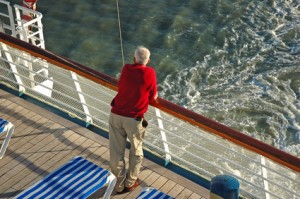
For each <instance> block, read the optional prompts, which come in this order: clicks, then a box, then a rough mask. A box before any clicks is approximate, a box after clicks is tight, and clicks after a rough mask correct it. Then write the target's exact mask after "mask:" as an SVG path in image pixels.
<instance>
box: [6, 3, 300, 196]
mask: <svg viewBox="0 0 300 199" xmlns="http://www.w3.org/2000/svg"><path fill="white" fill-rule="evenodd" d="M1 2H3V1H0V3H1ZM5 5H6V6H7V4H5ZM18 9H20V8H18ZM12 32H13V31H12ZM16 32H17V30H16ZM17 38H19V39H22V38H20V37H17ZM19 39H16V38H14V37H11V36H9V35H7V34H3V33H0V54H1V58H0V85H2V86H4V87H5V88H9V89H12V90H15V91H17V92H18V93H19V94H20V95H26V96H29V97H31V98H33V99H36V100H38V101H41V102H43V103H45V104H47V105H48V106H51V107H53V108H55V109H58V110H60V111H62V112H64V113H67V114H68V115H69V116H71V117H72V118H76V119H77V120H79V121H82V122H84V123H85V124H86V126H87V127H90V126H95V127H97V128H99V129H102V130H103V131H105V132H108V116H109V113H110V102H111V100H112V98H113V97H114V96H115V94H116V89H117V80H116V79H114V78H112V77H109V76H107V75H105V74H102V73H100V72H97V71H94V70H92V69H90V68H88V67H86V66H82V65H80V64H78V63H75V62H73V61H72V60H69V59H66V58H63V57H61V56H59V55H55V54H53V53H51V52H48V51H46V50H43V48H40V47H41V46H40V47H36V46H34V45H32V43H31V42H29V43H28V42H23V41H20V40H19ZM23 39H24V38H23ZM25 41H27V40H26V39H25ZM41 71H44V72H41ZM45 71H46V72H45ZM145 117H146V119H147V120H148V122H149V126H148V127H147V133H146V140H145V145H144V149H145V151H147V152H149V153H151V154H153V155H155V156H157V157H159V158H160V159H162V160H165V165H166V167H167V168H168V167H169V165H177V166H178V167H180V168H183V169H184V170H186V171H188V172H189V173H190V174H191V175H193V176H196V177H197V178H201V179H204V180H205V181H207V182H209V181H210V179H211V178H212V177H214V176H216V175H219V174H229V175H231V176H234V177H236V178H237V179H238V180H239V182H240V195H241V196H242V197H245V198H266V199H269V198H282V199H286V198H291V199H293V198H294V199H296V198H300V193H299V190H300V174H299V171H300V164H299V163H300V160H299V158H297V157H294V156H292V155H290V154H287V153H285V152H283V151H280V150H278V149H276V148H273V147H271V146H269V145H266V144H264V143H261V142H259V141H257V140H255V139H253V138H251V137H249V136H246V135H244V134H242V133H239V132H237V131H235V130H233V129H230V128H228V127H226V126H224V125H222V124H219V123H217V122H214V121H211V120H209V119H207V118H205V117H203V116H201V115H199V114H196V113H194V112H192V111H189V110H187V109H184V108H183V107H179V106H177V105H175V104H172V103H170V102H168V101H166V100H164V99H161V98H159V99H158V103H155V104H152V106H151V107H150V108H149V111H148V113H147V114H146V116H145Z"/></svg>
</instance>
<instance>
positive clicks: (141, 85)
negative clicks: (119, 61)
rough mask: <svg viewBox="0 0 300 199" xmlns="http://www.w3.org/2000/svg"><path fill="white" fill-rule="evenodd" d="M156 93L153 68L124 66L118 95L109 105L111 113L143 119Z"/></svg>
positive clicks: (134, 65)
mask: <svg viewBox="0 0 300 199" xmlns="http://www.w3.org/2000/svg"><path fill="white" fill-rule="evenodd" d="M156 92H157V86H156V74H155V71H154V69H153V68H151V67H147V66H145V65H139V64H126V65H125V66H124V67H123V69H122V73H121V77H120V80H119V83H118V94H117V95H116V96H115V98H114V99H113V101H112V103H111V105H112V109H111V112H113V113H115V114H118V115H122V116H125V117H133V118H137V117H144V113H146V111H147V110H148V105H149V103H150V102H151V101H152V100H153V99H154V96H155V95H156Z"/></svg>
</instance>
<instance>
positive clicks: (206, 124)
mask: <svg viewBox="0 0 300 199" xmlns="http://www.w3.org/2000/svg"><path fill="white" fill-rule="evenodd" d="M0 41H1V42H3V43H6V44H8V45H11V46H13V47H15V48H18V49H20V50H23V51H26V52H28V53H30V54H32V55H34V56H37V57H40V58H42V59H45V60H47V61H48V62H49V63H52V64H55V65H57V66H59V67H62V68H64V69H67V70H70V71H73V72H75V73H77V74H79V75H82V76H83V77H86V78H88V79H90V80H92V81H94V82H97V83H99V84H102V85H104V86H106V87H108V88H110V89H113V90H117V88H118V86H117V83H118V80H117V79H115V78H113V77H111V76H108V75H106V74H103V73H100V72H98V71H96V70H93V69H91V68H88V67H86V66H84V65H81V64H79V63H76V62H74V61H72V60H69V59H67V58H65V57H63V56H60V55H56V54H54V53H52V52H50V51H47V50H44V49H41V48H39V47H36V46H33V45H31V44H29V43H27V42H24V41H21V40H19V39H17V38H14V37H11V36H9V35H7V34H4V33H0ZM151 105H152V106H154V107H157V108H159V109H161V110H163V111H165V112H167V113H169V114H171V115H173V116H175V117H177V118H180V119H182V120H184V121H187V122H189V123H191V124H193V125H195V126H198V127H200V128H202V129H205V130H207V131H208V132H211V133H214V134H216V135H218V136H221V137H223V138H225V139H227V140H230V141H232V142H234V143H236V144H238V145H240V146H242V147H245V148H247V149H249V150H251V151H254V152H256V153H258V154H261V155H263V156H265V157H267V158H269V159H271V160H273V161H275V162H277V163H279V164H281V165H284V166H286V167H288V168H290V169H292V170H294V171H297V172H300V158H298V157H296V156H293V155H291V154H289V153H287V152H284V151H281V150H279V149H277V148H275V147H273V146H271V145H268V144H266V143H263V142H261V141H259V140H256V139H254V138H252V137H250V136H248V135H245V134H243V133H241V132H238V131H236V130H234V129H231V128H229V127H228V126H226V125H223V124H220V123H218V122H216V121H214V120H211V119H209V118H206V117H204V116H202V115H200V114H197V113H195V112H193V111H190V110H187V109H185V108H183V107H181V106H178V105H176V104H174V103H171V102H169V101H167V100H164V99H162V98H158V100H157V101H156V102H155V103H153V104H151Z"/></svg>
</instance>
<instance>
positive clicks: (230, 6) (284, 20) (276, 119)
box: [12, 0, 300, 156]
mask: <svg viewBox="0 0 300 199" xmlns="http://www.w3.org/2000/svg"><path fill="white" fill-rule="evenodd" d="M12 2H18V3H19V2H21V1H20V0H19V1H12ZM37 6H38V11H40V12H41V13H43V16H44V17H43V24H44V34H45V39H46V49H48V50H51V51H53V52H55V53H58V54H61V55H63V56H66V57H68V58H71V59H73V60H75V61H77V62H80V63H82V64H84V65H86V66H89V67H91V68H94V69H96V70H99V71H101V72H104V73H106V74H109V75H111V76H114V77H118V75H119V73H120V71H121V68H122V51H121V48H120V37H119V25H118V15H117V7H116V1H111V0H110V1H108V0H101V1H95V0H93V1H92V0H84V1H79V0H72V1H70V0H60V1H46V0H39V1H38V4H37ZM119 9H120V18H121V21H120V23H121V30H122V40H123V52H124V59H125V62H126V63H127V62H131V61H132V58H133V51H134V49H135V47H136V46H137V45H144V46H146V47H148V48H149V49H150V50H151V52H152V55H151V65H152V66H153V67H154V68H155V69H156V71H157V76H158V84H159V96H160V97H163V98H165V99H168V100H170V101H172V102H174V103H177V104H179V105H181V106H184V107H186V108H188V109H191V110H193V111H196V112H198V113H200V114H203V115H205V116H207V117H209V118H211V119H214V120H217V121H219V122H221V123H223V124H226V125H228V126H230V127H232V128H234V129H236V130H239V131H241V132H243V133H245V134H248V135H251V136H253V137H255V138H257V139H260V140H262V141H264V142H266V143H268V144H271V145H273V146H276V147H278V148H280V149H282V150H285V151H287V152H290V153H292V154H294V155H297V156H300V1H299V0H286V1H282V0H265V1H258V0H255V1H254V0H243V1H241V0H209V1H208V0H172V1H158V0H155V1H154V0H148V1H137V0H127V1H120V2H119Z"/></svg>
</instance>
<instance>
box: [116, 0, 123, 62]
mask: <svg viewBox="0 0 300 199" xmlns="http://www.w3.org/2000/svg"><path fill="white" fill-rule="evenodd" d="M116 3H117V11H118V22H119V33H120V45H121V53H122V63H123V66H124V52H123V51H124V50H123V44H122V43H123V41H122V31H121V19H120V10H119V1H118V0H116Z"/></svg>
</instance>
